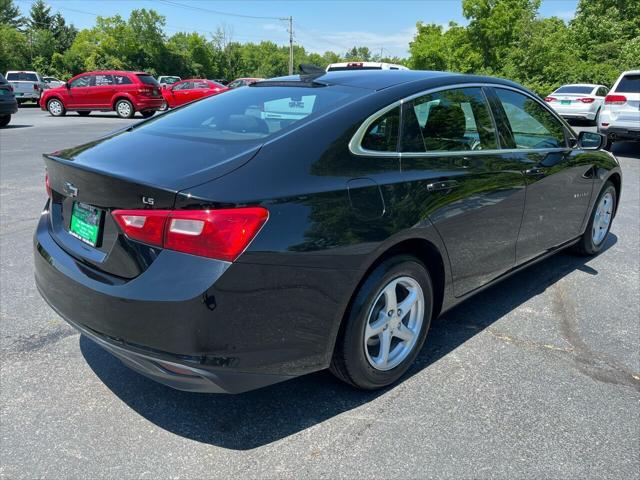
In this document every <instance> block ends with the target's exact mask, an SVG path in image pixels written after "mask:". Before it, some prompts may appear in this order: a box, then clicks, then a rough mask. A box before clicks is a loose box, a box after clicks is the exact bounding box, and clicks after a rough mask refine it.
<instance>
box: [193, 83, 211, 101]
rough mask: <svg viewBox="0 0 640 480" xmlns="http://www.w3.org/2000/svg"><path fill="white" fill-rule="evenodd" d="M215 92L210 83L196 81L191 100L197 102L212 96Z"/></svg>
mask: <svg viewBox="0 0 640 480" xmlns="http://www.w3.org/2000/svg"><path fill="white" fill-rule="evenodd" d="M212 93H214V92H213V90H212V88H211V86H210V85H209V83H207V82H205V81H204V80H196V81H194V82H193V90H191V92H190V94H191V100H197V99H199V98H202V97H206V96H207V95H211V94H212Z"/></svg>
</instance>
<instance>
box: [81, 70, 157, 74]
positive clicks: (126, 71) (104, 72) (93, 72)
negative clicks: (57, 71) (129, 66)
mask: <svg viewBox="0 0 640 480" xmlns="http://www.w3.org/2000/svg"><path fill="white" fill-rule="evenodd" d="M96 73H103V74H114V73H126V74H129V75H150V74H149V73H147V72H132V71H129V70H91V71H90V72H82V73H79V74H78V75H93V74H96Z"/></svg>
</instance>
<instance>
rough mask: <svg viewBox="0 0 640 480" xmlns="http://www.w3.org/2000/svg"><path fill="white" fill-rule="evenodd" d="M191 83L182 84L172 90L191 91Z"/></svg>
mask: <svg viewBox="0 0 640 480" xmlns="http://www.w3.org/2000/svg"><path fill="white" fill-rule="evenodd" d="M192 88H193V82H182V83H179V84H177V85H176V86H174V87H173V89H174V90H191V89H192Z"/></svg>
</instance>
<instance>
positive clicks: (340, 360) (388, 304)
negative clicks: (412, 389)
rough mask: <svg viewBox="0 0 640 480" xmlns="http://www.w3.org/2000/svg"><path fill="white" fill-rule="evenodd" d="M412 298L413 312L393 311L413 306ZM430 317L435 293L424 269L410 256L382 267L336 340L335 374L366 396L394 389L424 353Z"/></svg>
mask: <svg viewBox="0 0 640 480" xmlns="http://www.w3.org/2000/svg"><path fill="white" fill-rule="evenodd" d="M403 291H404V292H403ZM405 293H406V296H405ZM399 294H400V295H399ZM412 295H413V297H411V296H412ZM393 298H395V299H396V303H394V300H393ZM410 298H414V300H415V303H413V304H412V307H411V308H409V309H408V310H405V311H404V312H400V313H398V311H399V310H400V309H399V308H395V309H394V305H397V304H400V305H401V304H402V302H404V301H407V302H405V303H406V304H407V305H409V304H410V303H409V302H408V300H409V299H410ZM388 308H390V309H389V310H388ZM432 311H433V288H432V284H431V278H430V276H429V272H428V271H427V269H426V268H425V267H424V265H423V264H422V263H421V262H420V261H419V260H418V259H417V258H415V257H412V256H409V255H398V256H394V257H391V258H388V259H387V260H385V261H383V262H382V263H381V264H380V265H378V266H377V267H376V268H375V269H374V270H373V271H372V272H371V273H370V274H369V275H368V276H367V277H366V279H365V280H364V283H362V285H361V286H360V287H359V288H358V290H357V293H356V295H355V297H354V299H353V301H352V304H351V307H350V308H349V311H348V312H347V314H346V317H345V318H344V320H343V324H342V325H341V329H340V332H339V334H338V339H337V341H336V345H335V349H334V353H333V358H332V360H331V365H330V370H331V372H332V373H333V374H334V375H335V376H336V377H338V378H339V379H340V380H342V381H344V382H346V383H348V384H350V385H352V386H354V387H356V388H360V389H365V390H373V389H378V388H383V387H386V386H388V385H390V384H392V383H394V382H395V381H397V380H398V379H399V378H400V377H401V376H402V375H403V374H404V373H405V372H406V371H407V370H408V369H409V367H410V366H411V364H412V363H413V362H414V360H415V358H416V356H417V355H418V353H419V351H420V349H421V348H422V345H423V344H424V341H425V338H426V335H427V331H428V329H429V324H430V322H431V314H432ZM385 322H386V323H385ZM400 334H402V335H401V336H399V335H400ZM408 338H410V339H411V340H408ZM385 343H386V344H387V345H388V348H383V345H384V344H385ZM383 352H387V354H386V355H385V354H384V353H383Z"/></svg>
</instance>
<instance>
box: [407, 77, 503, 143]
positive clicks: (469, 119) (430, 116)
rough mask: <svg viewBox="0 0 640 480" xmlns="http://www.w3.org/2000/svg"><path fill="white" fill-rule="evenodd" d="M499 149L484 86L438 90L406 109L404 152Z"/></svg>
mask: <svg viewBox="0 0 640 480" xmlns="http://www.w3.org/2000/svg"><path fill="white" fill-rule="evenodd" d="M495 148H497V141H496V134H495V129H494V128H493V122H492V121H491V113H490V112H489V106H488V105H487V103H486V101H485V98H484V95H483V94H482V90H481V89H480V88H461V89H454V90H445V91H442V92H435V93H432V94H429V95H424V96H422V97H419V98H417V99H415V100H414V101H413V102H411V103H408V104H406V105H405V107H404V109H403V128H402V151H403V152H425V151H427V152H429V151H465V150H488V149H495Z"/></svg>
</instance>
